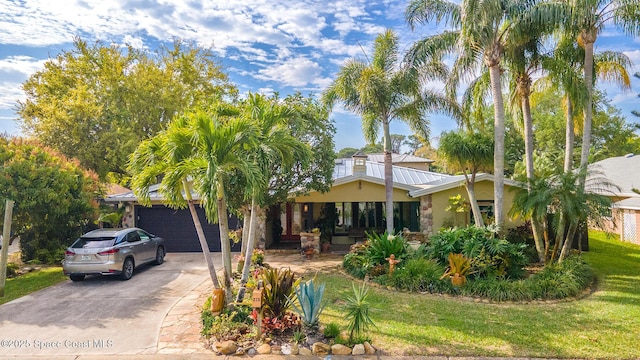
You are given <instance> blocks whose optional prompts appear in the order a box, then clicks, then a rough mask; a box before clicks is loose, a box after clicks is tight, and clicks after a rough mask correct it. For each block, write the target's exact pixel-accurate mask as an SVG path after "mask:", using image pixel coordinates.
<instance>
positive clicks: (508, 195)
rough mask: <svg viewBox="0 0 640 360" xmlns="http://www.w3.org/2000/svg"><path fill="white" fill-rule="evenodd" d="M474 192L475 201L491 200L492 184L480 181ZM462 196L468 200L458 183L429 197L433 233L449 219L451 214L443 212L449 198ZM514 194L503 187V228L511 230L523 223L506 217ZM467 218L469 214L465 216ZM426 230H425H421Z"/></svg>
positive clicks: (509, 189) (465, 191)
mask: <svg viewBox="0 0 640 360" xmlns="http://www.w3.org/2000/svg"><path fill="white" fill-rule="evenodd" d="M475 192H476V199H477V200H478V201H483V200H493V182H491V181H486V180H485V181H480V182H477V183H476V184H475ZM458 194H460V195H462V197H463V198H464V199H467V200H468V198H469V196H468V195H467V190H466V189H465V187H464V184H463V183H460V186H458V187H456V188H453V189H449V190H444V191H441V192H438V193H435V194H432V195H431V206H432V208H433V211H432V217H433V225H432V227H433V232H434V233H435V232H438V230H439V229H440V228H442V226H443V224H444V223H445V221H446V220H447V218H451V217H452V215H453V213H451V212H447V211H445V209H446V208H447V207H448V206H449V198H450V197H452V196H456V195H458ZM514 195H515V193H513V192H512V191H511V187H510V186H508V185H505V191H504V208H505V212H504V213H505V227H506V228H512V227H516V226H518V225H521V224H522V223H523V221H522V219H511V218H509V216H508V213H509V210H510V209H511V204H512V203H513V197H514ZM466 216H467V217H468V216H469V213H467V214H466ZM421 230H427V229H424V228H423V229H421Z"/></svg>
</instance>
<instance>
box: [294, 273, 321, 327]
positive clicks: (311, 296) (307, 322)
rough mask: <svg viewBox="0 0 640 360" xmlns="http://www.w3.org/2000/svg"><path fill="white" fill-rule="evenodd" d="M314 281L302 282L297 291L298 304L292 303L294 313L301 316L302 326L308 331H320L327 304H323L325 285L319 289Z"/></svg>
mask: <svg viewBox="0 0 640 360" xmlns="http://www.w3.org/2000/svg"><path fill="white" fill-rule="evenodd" d="M313 280H314V279H310V280H309V281H305V282H301V283H300V284H298V286H297V287H296V289H295V294H296V298H297V299H298V301H297V303H296V302H292V306H293V309H294V311H295V312H296V313H297V314H298V315H299V316H300V319H301V320H302V325H303V326H304V327H305V328H306V329H307V331H311V332H316V331H318V324H319V322H320V314H321V313H322V310H323V309H324V307H325V305H326V303H325V302H323V296H324V284H319V285H318V286H317V287H316V286H315V284H314V281H313Z"/></svg>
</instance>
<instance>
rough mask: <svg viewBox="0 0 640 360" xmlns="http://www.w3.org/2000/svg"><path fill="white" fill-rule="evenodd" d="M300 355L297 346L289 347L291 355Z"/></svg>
mask: <svg viewBox="0 0 640 360" xmlns="http://www.w3.org/2000/svg"><path fill="white" fill-rule="evenodd" d="M298 353H300V347H299V345H298V344H293V345H291V355H298Z"/></svg>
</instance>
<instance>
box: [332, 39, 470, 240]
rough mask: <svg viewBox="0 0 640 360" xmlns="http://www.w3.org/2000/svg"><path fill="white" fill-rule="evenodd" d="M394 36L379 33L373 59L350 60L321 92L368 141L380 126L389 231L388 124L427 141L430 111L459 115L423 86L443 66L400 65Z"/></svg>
mask: <svg viewBox="0 0 640 360" xmlns="http://www.w3.org/2000/svg"><path fill="white" fill-rule="evenodd" d="M397 62H398V37H397V36H396V34H395V33H394V32H393V31H391V30H386V31H385V32H384V33H382V34H380V35H378V36H377V37H376V40H375V45H374V52H373V58H372V59H371V61H370V62H369V61H367V62H362V61H359V60H355V59H352V60H349V61H348V62H347V63H346V64H345V65H344V66H343V67H342V69H341V70H340V72H339V73H338V76H337V78H336V79H335V80H334V82H333V83H332V84H331V85H330V86H329V88H328V89H327V90H326V91H325V93H324V94H323V102H324V103H325V104H326V105H327V106H328V107H329V108H332V107H333V106H334V104H335V103H336V101H340V102H342V103H343V104H344V106H345V108H347V109H348V110H350V111H353V112H355V113H357V114H359V115H360V116H361V117H362V130H363V132H364V135H365V138H366V140H367V141H368V142H369V143H375V141H376V140H377V138H378V136H377V135H378V131H379V128H380V127H382V132H383V139H384V168H385V174H384V177H385V190H386V227H387V231H388V232H389V233H392V232H393V231H394V230H393V229H394V227H393V174H392V163H391V133H390V130H389V124H390V123H391V121H392V120H394V119H398V120H400V121H403V122H405V123H407V124H408V125H409V126H410V127H411V128H412V130H413V131H414V132H415V133H416V134H418V135H419V136H422V137H423V138H424V139H428V138H429V137H428V135H429V129H428V120H427V119H426V118H425V115H426V113H427V112H429V111H443V112H446V113H449V114H452V115H454V116H459V115H457V114H458V113H459V111H458V110H457V106H456V105H455V102H452V101H450V100H448V99H447V98H445V97H444V96H442V95H441V94H439V93H437V92H435V91H431V90H424V82H425V81H426V80H429V79H431V78H437V77H442V75H443V73H442V71H443V66H436V65H434V66H433V67H432V68H430V69H429V70H430V71H427V70H424V71H422V72H419V71H418V70H417V69H416V68H415V67H400V66H398V64H397Z"/></svg>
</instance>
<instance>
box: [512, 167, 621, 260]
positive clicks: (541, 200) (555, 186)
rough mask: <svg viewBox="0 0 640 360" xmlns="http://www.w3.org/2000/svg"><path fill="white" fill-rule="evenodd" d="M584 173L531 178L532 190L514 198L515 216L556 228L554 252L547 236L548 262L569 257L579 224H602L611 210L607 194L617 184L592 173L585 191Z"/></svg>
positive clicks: (522, 192)
mask: <svg viewBox="0 0 640 360" xmlns="http://www.w3.org/2000/svg"><path fill="white" fill-rule="evenodd" d="M583 171H584V170H580V171H578V172H562V173H560V174H555V175H553V176H550V177H547V178H542V177H541V178H536V179H532V180H531V181H530V185H529V188H530V189H531V190H530V191H527V190H520V191H519V192H518V193H516V195H515V197H514V206H513V208H512V213H520V214H523V215H525V216H531V217H536V218H538V220H539V221H540V222H542V223H543V224H545V225H544V228H545V229H550V228H552V226H551V225H553V228H555V240H554V247H553V249H550V241H549V237H548V236H546V237H545V238H546V239H547V240H546V241H545V258H546V259H547V263H552V262H554V261H555V259H556V257H558V261H562V260H563V259H564V258H566V257H567V256H568V255H569V251H570V250H571V247H572V245H573V238H574V236H575V233H576V230H577V228H578V226H579V224H580V223H584V222H585V221H587V218H588V219H589V220H590V221H592V222H594V223H595V224H597V225H601V224H602V220H604V219H605V218H606V216H607V214H608V213H609V211H610V209H611V199H610V198H609V197H607V196H605V195H604V194H607V193H611V191H613V190H615V185H613V184H612V183H610V182H609V181H608V180H607V179H606V178H604V177H602V176H600V175H599V174H597V173H595V172H591V174H590V175H589V177H588V179H587V181H586V186H585V188H583V187H582V186H581V185H580V181H581V179H582V178H587V176H586V175H585V174H582V172H583ZM548 214H551V218H552V224H547V219H548ZM559 250H561V252H560V254H559V256H558V251H559Z"/></svg>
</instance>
